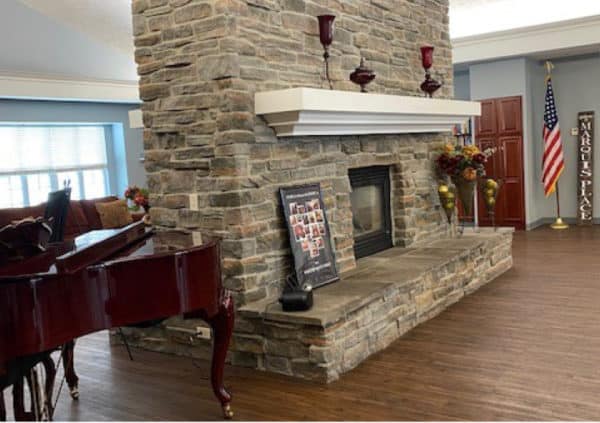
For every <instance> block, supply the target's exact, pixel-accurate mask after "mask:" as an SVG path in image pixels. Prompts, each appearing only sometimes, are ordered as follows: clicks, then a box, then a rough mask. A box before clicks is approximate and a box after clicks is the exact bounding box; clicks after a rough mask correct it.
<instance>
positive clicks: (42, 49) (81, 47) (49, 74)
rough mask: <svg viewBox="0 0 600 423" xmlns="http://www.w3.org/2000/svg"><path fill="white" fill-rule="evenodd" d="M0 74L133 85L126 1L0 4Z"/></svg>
mask: <svg viewBox="0 0 600 423" xmlns="http://www.w3.org/2000/svg"><path fill="white" fill-rule="evenodd" d="M0 28H2V34H3V35H4V36H2V37H0V75H5V76H6V75H7V76H12V77H31V78H44V79H61V80H71V81H80V80H85V81H120V82H128V83H132V84H135V83H137V79H138V78H137V71H136V65H135V61H134V55H133V36H132V31H131V11H130V0H0Z"/></svg>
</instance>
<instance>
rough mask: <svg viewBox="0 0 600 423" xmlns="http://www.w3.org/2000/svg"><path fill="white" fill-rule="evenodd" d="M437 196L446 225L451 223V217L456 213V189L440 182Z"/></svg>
mask: <svg viewBox="0 0 600 423" xmlns="http://www.w3.org/2000/svg"><path fill="white" fill-rule="evenodd" d="M438 196H439V199H440V205H441V206H442V208H443V209H444V213H445V214H446V219H448V223H452V216H454V212H455V211H456V187H454V186H452V185H449V184H447V183H445V182H442V183H440V185H439V186H438Z"/></svg>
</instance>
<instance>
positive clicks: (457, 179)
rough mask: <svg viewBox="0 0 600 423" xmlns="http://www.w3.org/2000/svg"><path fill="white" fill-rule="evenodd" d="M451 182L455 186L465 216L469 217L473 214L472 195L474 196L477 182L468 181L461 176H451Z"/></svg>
mask: <svg viewBox="0 0 600 423" xmlns="http://www.w3.org/2000/svg"><path fill="white" fill-rule="evenodd" d="M452 182H453V183H454V186H456V193H457V194H458V199H459V200H460V203H461V204H462V207H463V211H464V213H465V215H467V216H471V215H472V214H473V195H474V194H475V187H476V186H477V180H476V179H474V180H472V181H468V180H466V179H465V178H463V177H462V176H453V177H452Z"/></svg>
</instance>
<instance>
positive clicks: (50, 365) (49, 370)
mask: <svg viewBox="0 0 600 423" xmlns="http://www.w3.org/2000/svg"><path fill="white" fill-rule="evenodd" d="M42 365H43V366H44V370H45V372H46V382H45V386H44V391H45V393H46V395H45V398H44V401H45V403H44V407H45V412H46V413H47V416H44V417H47V418H48V419H49V420H52V416H53V415H54V405H53V404H52V396H53V394H54V380H55V379H56V367H55V366H54V360H52V357H51V356H50V355H48V356H47V357H44V359H43V360H42Z"/></svg>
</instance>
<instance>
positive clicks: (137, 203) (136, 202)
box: [124, 185, 150, 212]
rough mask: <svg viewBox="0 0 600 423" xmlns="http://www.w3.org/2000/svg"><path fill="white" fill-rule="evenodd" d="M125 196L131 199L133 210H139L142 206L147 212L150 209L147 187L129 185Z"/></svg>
mask: <svg viewBox="0 0 600 423" xmlns="http://www.w3.org/2000/svg"><path fill="white" fill-rule="evenodd" d="M124 196H125V198H126V199H127V200H129V203H130V206H129V208H130V209H131V210H134V211H138V210H139V209H140V207H141V208H143V209H144V211H146V212H147V211H148V210H149V209H150V203H149V202H148V196H149V195H148V190H147V189H146V188H140V187H138V186H137V185H133V186H130V187H127V189H126V190H125V193H124Z"/></svg>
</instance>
